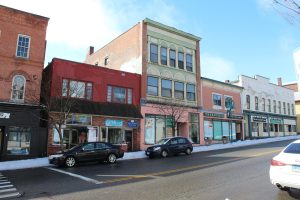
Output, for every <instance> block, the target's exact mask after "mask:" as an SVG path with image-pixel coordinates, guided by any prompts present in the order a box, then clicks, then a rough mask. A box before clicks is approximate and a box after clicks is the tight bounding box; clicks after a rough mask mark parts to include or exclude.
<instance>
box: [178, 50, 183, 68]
mask: <svg viewBox="0 0 300 200" xmlns="http://www.w3.org/2000/svg"><path fill="white" fill-rule="evenodd" d="M178 68H179V69H184V54H183V53H182V52H178Z"/></svg>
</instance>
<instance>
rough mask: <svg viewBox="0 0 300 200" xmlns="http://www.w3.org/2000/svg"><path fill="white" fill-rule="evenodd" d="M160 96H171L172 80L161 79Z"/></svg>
mask: <svg viewBox="0 0 300 200" xmlns="http://www.w3.org/2000/svg"><path fill="white" fill-rule="evenodd" d="M161 96H163V97H172V81H171V80H167V79H162V80H161Z"/></svg>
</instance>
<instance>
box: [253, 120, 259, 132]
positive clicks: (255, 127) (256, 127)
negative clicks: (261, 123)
mask: <svg viewBox="0 0 300 200" xmlns="http://www.w3.org/2000/svg"><path fill="white" fill-rule="evenodd" d="M257 125H258V124H257V123H256V122H252V132H258V126H257Z"/></svg>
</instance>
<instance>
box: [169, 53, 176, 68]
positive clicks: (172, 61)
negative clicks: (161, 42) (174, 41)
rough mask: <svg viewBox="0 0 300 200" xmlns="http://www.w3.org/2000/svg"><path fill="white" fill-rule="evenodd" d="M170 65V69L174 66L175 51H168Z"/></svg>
mask: <svg viewBox="0 0 300 200" xmlns="http://www.w3.org/2000/svg"><path fill="white" fill-rule="evenodd" d="M169 53H170V63H169V65H170V66H172V67H175V66H176V52H175V50H172V49H170V52H169Z"/></svg>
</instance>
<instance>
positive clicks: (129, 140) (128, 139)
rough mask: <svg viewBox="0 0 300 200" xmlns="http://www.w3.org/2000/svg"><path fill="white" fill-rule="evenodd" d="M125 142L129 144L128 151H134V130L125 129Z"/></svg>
mask: <svg viewBox="0 0 300 200" xmlns="http://www.w3.org/2000/svg"><path fill="white" fill-rule="evenodd" d="M125 142H126V144H127V151H132V150H133V147H132V130H125Z"/></svg>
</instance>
